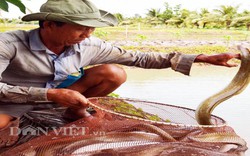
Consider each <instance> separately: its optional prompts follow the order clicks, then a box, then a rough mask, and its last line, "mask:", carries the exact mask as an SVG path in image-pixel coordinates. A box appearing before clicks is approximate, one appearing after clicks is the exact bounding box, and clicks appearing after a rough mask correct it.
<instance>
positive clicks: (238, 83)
mask: <svg viewBox="0 0 250 156" xmlns="http://www.w3.org/2000/svg"><path fill="white" fill-rule="evenodd" d="M238 49H239V50H240V51H241V64H240V68H239V70H238V72H237V73H236V75H235V76H234V78H233V79H232V81H231V82H230V83H229V84H228V85H227V86H226V87H225V88H224V89H223V90H221V91H220V92H218V93H217V94H215V95H213V96H211V97H209V98H207V99H206V100H204V101H203V102H202V103H201V104H200V105H199V106H198V108H197V109H196V112H195V117H196V120H197V122H198V123H199V124H200V125H213V123H212V121H211V114H212V111H213V110H214V109H215V107H216V106H218V105H219V104H220V103H222V102H223V101H225V100H227V99H229V98H231V97H233V96H235V95H237V94H240V93H241V92H242V91H243V90H244V89H245V88H246V87H247V86H248V84H249V81H250V49H249V48H246V47H244V46H242V45H240V46H238Z"/></svg>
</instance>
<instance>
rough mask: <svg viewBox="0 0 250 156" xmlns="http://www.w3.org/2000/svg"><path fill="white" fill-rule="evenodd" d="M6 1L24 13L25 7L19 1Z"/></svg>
mask: <svg viewBox="0 0 250 156" xmlns="http://www.w3.org/2000/svg"><path fill="white" fill-rule="evenodd" d="M0 1H1V0H0ZM6 1H7V2H9V3H11V4H13V5H15V6H17V7H18V8H19V9H20V11H22V12H23V13H26V7H25V5H24V4H23V3H22V2H21V1H20V0H6Z"/></svg>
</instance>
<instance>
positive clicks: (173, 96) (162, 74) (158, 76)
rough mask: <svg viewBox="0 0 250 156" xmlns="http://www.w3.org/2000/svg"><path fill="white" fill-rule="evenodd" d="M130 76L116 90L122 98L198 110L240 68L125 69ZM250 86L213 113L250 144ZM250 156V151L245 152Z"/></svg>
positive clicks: (224, 85) (223, 86)
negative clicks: (186, 71)
mask: <svg viewBox="0 0 250 156" xmlns="http://www.w3.org/2000/svg"><path fill="white" fill-rule="evenodd" d="M126 71H127V74H128V79H127V82H126V83H125V84H123V85H122V86H121V87H120V88H118V89H117V90H116V91H115V93H117V94H119V95H120V96H121V97H128V98H136V99H140V100H148V101H153V102H161V103H166V104H172V105H178V106H182V107H187V108H192V109H196V108H197V107H198V105H199V104H200V103H201V102H202V101H203V100H205V99H206V98H208V97H210V96H212V95H213V94H215V93H217V92H219V91H220V90H222V89H223V88H225V87H226V86H227V84H229V83H230V81H231V80H232V79H233V77H234V75H235V74H236V73H237V71H238V67H234V68H226V67H218V66H197V65H196V66H193V67H192V70H191V76H185V75H182V74H180V73H178V72H175V71H173V70H171V69H160V70H159V69H138V68H136V69H135V68H133V69H131V68H129V69H126ZM249 91H250V85H249V87H247V88H246V89H245V90H244V91H243V92H242V93H241V94H239V95H237V96H234V97H232V98H230V99H228V100H226V101H225V102H223V103H221V104H220V105H219V106H217V107H216V108H215V110H214V111H213V114H214V115H217V116H219V117H222V118H223V119H224V120H226V121H227V123H228V125H229V126H230V127H232V128H233V129H234V130H235V132H236V133H237V134H238V135H239V136H240V137H242V138H243V139H244V140H245V141H246V142H247V144H248V145H249V144H250V133H249V125H250V118H249V117H248V116H249V110H250V103H249V101H250V96H249ZM246 155H250V151H249V150H248V151H247V152H246Z"/></svg>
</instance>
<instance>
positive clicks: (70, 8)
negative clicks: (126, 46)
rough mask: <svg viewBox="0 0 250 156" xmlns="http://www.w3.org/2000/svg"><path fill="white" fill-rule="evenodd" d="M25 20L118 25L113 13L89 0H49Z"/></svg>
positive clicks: (92, 25) (24, 18) (91, 25)
mask: <svg viewBox="0 0 250 156" xmlns="http://www.w3.org/2000/svg"><path fill="white" fill-rule="evenodd" d="M22 20H23V21H36V20H45V21H58V22H65V23H73V24H79V25H83V26H89V27H106V26H115V25H117V23H118V22H117V19H116V17H115V16H114V15H112V14H111V13H108V12H106V11H104V10H99V9H98V8H97V7H96V6H95V5H94V4H93V3H92V2H90V1H88V0H48V1H47V2H46V3H44V4H43V5H42V6H41V8H40V12H38V13H32V14H28V15H25V16H24V17H23V18H22Z"/></svg>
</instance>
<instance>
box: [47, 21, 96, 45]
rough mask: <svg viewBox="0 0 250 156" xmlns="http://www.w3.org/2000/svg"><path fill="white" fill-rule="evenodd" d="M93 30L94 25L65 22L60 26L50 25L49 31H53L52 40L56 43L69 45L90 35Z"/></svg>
mask: <svg viewBox="0 0 250 156" xmlns="http://www.w3.org/2000/svg"><path fill="white" fill-rule="evenodd" d="M94 30H95V28H94V27H87V26H81V25H75V24H68V23H65V24H64V25H62V26H54V27H52V31H51V32H52V33H53V36H54V41H55V42H56V43H57V44H60V45H64V46H71V45H73V44H76V43H80V42H81V41H83V40H84V39H85V38H88V37H90V35H91V33H93V32H94Z"/></svg>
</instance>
